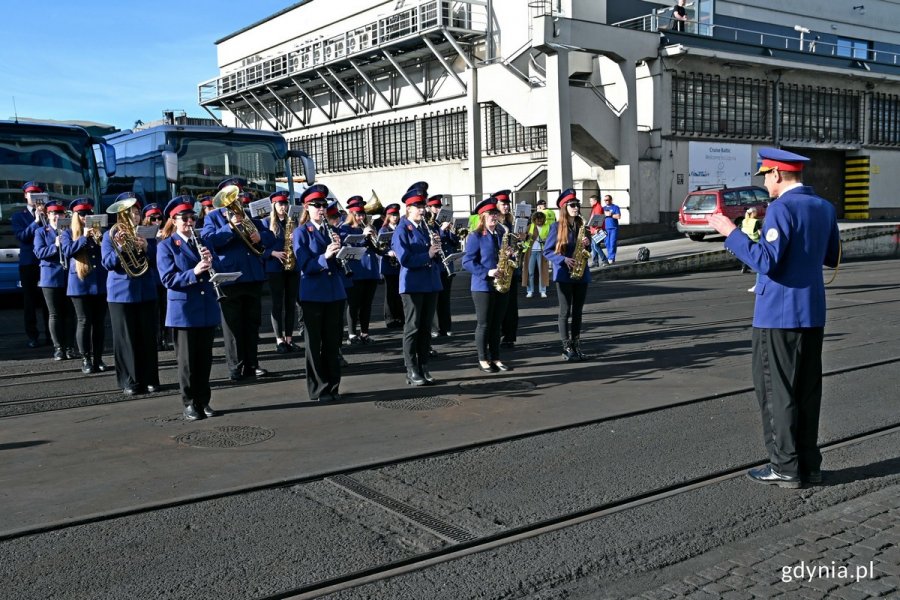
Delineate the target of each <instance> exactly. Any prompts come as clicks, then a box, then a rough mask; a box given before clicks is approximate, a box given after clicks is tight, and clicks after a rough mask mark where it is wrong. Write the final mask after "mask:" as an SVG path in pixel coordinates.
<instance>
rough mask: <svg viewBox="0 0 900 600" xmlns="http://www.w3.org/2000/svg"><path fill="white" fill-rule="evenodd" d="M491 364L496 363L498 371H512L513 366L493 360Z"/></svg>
mask: <svg viewBox="0 0 900 600" xmlns="http://www.w3.org/2000/svg"><path fill="white" fill-rule="evenodd" d="M491 364H492V365H494V367H496V369H497V370H498V371H512V367H509V366H507V365H504V364H503V363H499V362H493V363H491Z"/></svg>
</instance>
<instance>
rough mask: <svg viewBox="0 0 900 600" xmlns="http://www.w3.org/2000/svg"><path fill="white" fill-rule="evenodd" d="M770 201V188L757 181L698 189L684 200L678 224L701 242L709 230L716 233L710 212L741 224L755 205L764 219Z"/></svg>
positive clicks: (758, 214) (759, 215)
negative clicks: (763, 186) (754, 182)
mask: <svg viewBox="0 0 900 600" xmlns="http://www.w3.org/2000/svg"><path fill="white" fill-rule="evenodd" d="M770 201H771V198H769V192H767V191H766V189H765V188H761V187H759V186H755V185H750V186H745V187H736V188H729V187H726V186H722V187H715V188H705V189H696V190H694V191H693V192H691V193H689V194H688V195H687V196H686V197H685V199H684V201H683V202H682V203H681V208H680V209H679V210H678V223H677V224H676V226H675V228H676V229H678V231H679V233H683V234H685V235H687V236H688V237H689V238H691V239H692V240H694V241H695V242H699V241H700V240H702V239H703V238H704V237H705V236H706V234H708V233H716V230H715V229H713V228H712V227H711V226H710V224H709V215H711V214H717V213H718V214H723V215H725V216H726V217H728V218H729V219H731V220H732V221H734V224H735V225H737V226H738V227H740V226H741V222H742V221H743V220H744V214H745V213H746V212H747V209H748V208H756V216H757V218H760V219H762V218H763V217H765V216H766V206H768V205H769V202H770Z"/></svg>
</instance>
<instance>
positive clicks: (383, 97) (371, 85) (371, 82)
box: [347, 59, 394, 110]
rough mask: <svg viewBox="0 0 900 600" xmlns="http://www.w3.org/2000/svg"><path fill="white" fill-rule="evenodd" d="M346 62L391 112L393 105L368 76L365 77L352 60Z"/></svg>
mask: <svg viewBox="0 0 900 600" xmlns="http://www.w3.org/2000/svg"><path fill="white" fill-rule="evenodd" d="M347 62H349V63H350V66H351V67H353V68H354V69H356V72H357V73H359V76H360V77H362V80H363V81H365V82H366V84H368V86H369V87H370V88H372V91H373V92H375V93H376V94H377V95H378V97H379V98H381V99H382V101H384V103H385V104H387V106H388V108H390V109H392V110H393V108H394V105H393V104H391V102H390V100H388V99H387V98H386V97H385V95H384V94H382V93H381V90H379V89H378V88H377V87H376V86H375V83H374V82H373V81H372V80H371V79H369V76H368V75H366V74H365V73H363V71H362V69H360V68H359V65H357V64H356V63H355V62H354V61H353V59H350V60H348V61H347Z"/></svg>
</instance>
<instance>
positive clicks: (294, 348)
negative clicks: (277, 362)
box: [287, 342, 300, 352]
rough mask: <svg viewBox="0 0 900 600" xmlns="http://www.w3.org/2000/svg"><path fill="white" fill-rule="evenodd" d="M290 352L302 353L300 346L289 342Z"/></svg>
mask: <svg viewBox="0 0 900 600" xmlns="http://www.w3.org/2000/svg"><path fill="white" fill-rule="evenodd" d="M287 347H288V352H300V346H298V345H297V344H295V343H294V342H288V345H287Z"/></svg>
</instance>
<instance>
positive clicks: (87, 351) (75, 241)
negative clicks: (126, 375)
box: [60, 198, 108, 374]
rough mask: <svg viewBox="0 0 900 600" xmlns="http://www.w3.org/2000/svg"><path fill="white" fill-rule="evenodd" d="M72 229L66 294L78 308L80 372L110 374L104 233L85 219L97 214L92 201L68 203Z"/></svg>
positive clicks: (65, 237)
mask: <svg viewBox="0 0 900 600" xmlns="http://www.w3.org/2000/svg"><path fill="white" fill-rule="evenodd" d="M69 212H71V213H72V227H71V229H67V230H65V231H63V232H62V236H61V237H62V242H60V243H61V245H62V249H63V255H64V256H65V258H66V260H67V261H68V263H69V278H68V288H67V290H66V293H67V294H68V295H69V297H70V298H71V299H72V304H74V305H75V314H76V315H77V317H78V325H77V327H76V329H75V341H76V342H77V344H78V352H79V353H80V354H81V372H82V373H84V374H88V373H97V372H102V371H106V370H107V368H108V367H107V366H106V363H104V362H103V344H104V342H105V340H106V277H107V272H106V269H104V268H103V264H102V261H101V252H100V242H101V240H102V239H103V233H102V232H101V231H100V230H99V229H96V230H95V229H93V228H90V227H86V226H85V221H84V218H85V217H86V216H88V215H92V214H93V213H94V204H93V202H92V201H91V200H90V199H89V198H76V199H75V200H72V202H71V203H69Z"/></svg>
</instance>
